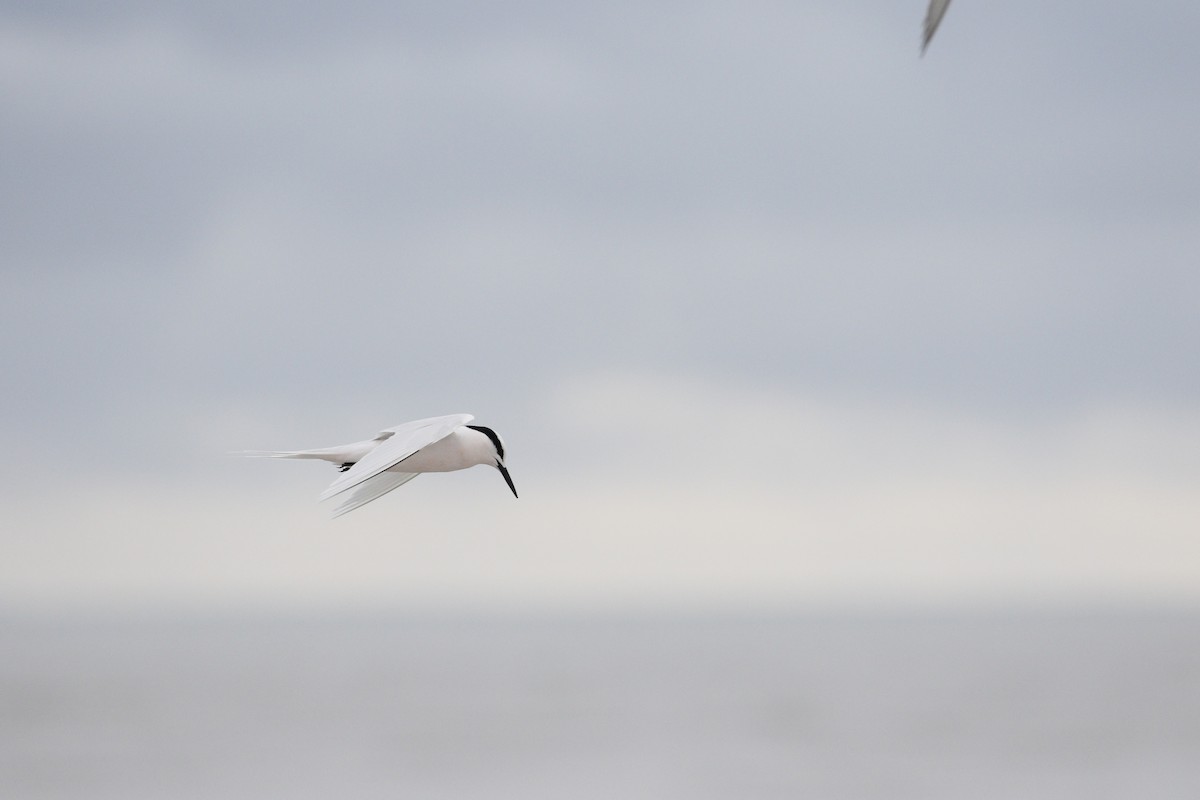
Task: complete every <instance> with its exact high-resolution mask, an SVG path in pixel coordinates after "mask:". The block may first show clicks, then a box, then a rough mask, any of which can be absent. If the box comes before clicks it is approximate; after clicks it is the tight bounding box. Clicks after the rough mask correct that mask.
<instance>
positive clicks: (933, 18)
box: [921, 0, 950, 53]
mask: <svg viewBox="0 0 1200 800" xmlns="http://www.w3.org/2000/svg"><path fill="white" fill-rule="evenodd" d="M949 7H950V0H929V10H928V11H926V12H925V38H924V39H922V41H921V52H922V53H924V52H925V48H926V47H929V41H930V40H931V39H933V34H934V33H935V32H936V31H937V29H938V25H939V24H941V22H942V17H943V16H945V15H946V9H947V8H949Z"/></svg>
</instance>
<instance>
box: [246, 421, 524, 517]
mask: <svg viewBox="0 0 1200 800" xmlns="http://www.w3.org/2000/svg"><path fill="white" fill-rule="evenodd" d="M473 419H475V417H473V416H471V415H470V414H449V415H447V416H444V417H430V418H429V419H419V420H416V421H415V422H406V423H404V424H403V425H397V426H396V427H394V428H384V429H383V430H382V431H380V432H379V435H378V436H376V437H375V438H374V439H368V440H366V441H363V442H354V443H352V444H343V445H340V446H338V447H323V448H320V449H318V450H285V451H281V450H250V451H246V452H244V453H242V455H246V456H260V457H264V458H317V459H320V460H322V461H331V462H333V463H334V464H336V465H337V466H338V468H339V470H338V471H339V472H341V473H342V474H341V475H339V476H338V477H337V480H335V481H334V482H333V483H331V484H330V485H329V488H328V489H326V490H325V491H324V492H322V493H321V499H322V500H328V499H330V498H332V497H339V496H341V497H342V503H341V505H339V506H338V507H337V508H336V509H334V512H333V516H335V517H340V516H341V515H342V514H345V513H346V512H348V511H353V510H354V509H356V508H358V507H359V506H361V505H365V504H367V503H369V502H371V501H372V500H376V499H378V498H380V497H383V496H384V495H385V494H387V493H388V492H390V491H391V490H392V489H395V488H398V487H400V486H403V485H404V484H406V483H408V482H409V481H411V480H412V479H413V478H415V477H417V476H418V475H420V474H421V473H422V472H453V471H454V470H458V469H466V468H467V467H473V466H475V465H477V464H483V465H485V466H489V467H495V468H496V469H498V470H500V474H501V475H503V476H504V481H505V483H507V484H508V488H509V489H512V493H513V497H516V496H517V487H515V486H513V482H512V478H511V477H510V476H509V474H508V468H506V467H505V466H504V442H502V441H501V440H500V436H499V435H498V434H497V433H496V432H495V431H494V430H492V429H491V428H485V427H483V426H482V425H468V424H467V423H468V422H470V421H471V420H473Z"/></svg>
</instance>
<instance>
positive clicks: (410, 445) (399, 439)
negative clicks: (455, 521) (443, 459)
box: [321, 414, 475, 500]
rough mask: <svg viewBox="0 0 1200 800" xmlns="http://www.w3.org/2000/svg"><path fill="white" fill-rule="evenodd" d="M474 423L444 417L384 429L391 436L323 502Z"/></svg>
mask: <svg viewBox="0 0 1200 800" xmlns="http://www.w3.org/2000/svg"><path fill="white" fill-rule="evenodd" d="M473 419H475V417H473V416H471V415H470V414H448V415H446V416H444V417H430V418H429V419H419V420H416V421H415V422H406V423H404V424H403V425H397V426H396V427H394V428H385V429H384V430H383V433H388V432H390V433H391V434H392V435H391V436H389V437H388V438H386V439H384V440H383V441H382V442H380V443H379V446H378V447H376V448H375V449H374V450H372V451H371V452H369V453H367V454H366V455H365V456H363V457H362V458H361V459H360V460H359V461H358V463H356V464H355V465H354V466H353V467H351V468H350V469H348V470H346V471H345V472H343V473H342V474H341V475H339V476H338V478H337V480H335V481H334V482H333V483H331V484H329V488H328V489H326V490H325V491H324V492H322V493H321V499H322V500H328V499H329V498H331V497H333V496H334V495H336V494H341V493H342V492H344V491H346V490H347V489H353V488H354V487H355V486H358V485H359V484H360V483H362V482H364V481H366V480H368V479H370V478H374V477H375V476H376V475H378V474H379V473H381V472H383V471H385V470H387V469H389V468H391V467H394V466H396V465H397V464H399V463H400V462H401V461H403V460H404V459H406V458H408V457H409V456H411V455H412V454H413V453H415V452H417V451H418V450H420V449H421V448H422V447H428V446H429V445H431V444H433V443H434V442H436V441H438V440H440V439H445V438H446V437H447V436H449V435H450V434H451V433H453V432H454V431H455V430H456V429H458V428H460V427H462V426H463V425H466V424H467V423H468V422H470V421H471V420H473ZM392 488H393V489H394V488H395V487H394V486H393V487H392Z"/></svg>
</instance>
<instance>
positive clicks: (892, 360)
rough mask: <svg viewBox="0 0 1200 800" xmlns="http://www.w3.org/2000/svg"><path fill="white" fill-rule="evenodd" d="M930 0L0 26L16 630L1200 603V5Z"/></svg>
mask: <svg viewBox="0 0 1200 800" xmlns="http://www.w3.org/2000/svg"><path fill="white" fill-rule="evenodd" d="M924 12H925V8H924V2H923V0H911V2H903V3H901V2H894V0H887V2H885V1H884V0H859V1H858V2H834V1H833V0H829V1H828V2H826V1H825V0H817V1H815V2H809V3H785V2H736V3H735V2H700V3H697V2H688V3H683V2H660V3H649V4H648V3H634V2H624V1H623V0H617V2H609V3H604V4H590V5H587V6H583V5H581V4H565V3H558V2H549V1H547V2H517V3H511V2H510V3H469V2H463V3H456V2H444V1H443V0H438V2H419V3H408V2H398V3H397V2H388V3H384V2H355V1H354V0H351V2H345V3H338V4H329V5H328V6H327V7H325V8H321V7H313V6H308V7H305V8H304V9H303V13H302V14H300V13H297V10H296V9H293V10H291V11H289V12H288V13H287V14H286V15H284V14H282V12H281V11H280V7H279V6H278V5H277V4H272V3H259V2H238V3H232V2H221V1H220V0H218V1H217V2H205V3H200V2H174V3H164V2H113V3H105V4H103V8H100V7H98V6H96V5H95V4H85V3H72V2H38V3H26V2H0V327H2V330H0V334H2V338H0V370H2V374H3V375H4V385H5V389H4V393H3V397H4V399H3V401H2V402H3V415H2V416H0V425H2V426H3V428H2V431H0V434H2V439H3V441H4V442H5V443H6V447H7V449H8V456H7V457H6V458H5V459H4V460H3V463H2V465H0V478H2V479H3V484H2V486H3V488H2V489H0V493H2V494H0V498H2V501H3V506H4V508H5V509H6V510H5V513H4V516H5V518H6V519H7V522H6V523H5V524H4V525H3V532H2V533H0V549H2V550H3V552H4V553H5V557H4V558H3V559H0V608H16V609H25V608H43V607H60V606H64V605H65V606H78V605H88V606H91V605H95V604H103V603H112V602H115V603H121V604H132V605H145V606H151V607H160V606H162V605H168V606H169V605H201V606H209V605H217V606H223V607H224V606H234V607H238V606H243V605H285V606H286V605H292V604H303V605H318V606H320V605H327V604H328V605H341V604H357V605H373V604H387V605H400V606H404V607H409V606H425V605H450V606H464V607H479V606H480V605H486V606H488V607H494V606H496V605H505V604H508V605H512V606H519V607H535V608H551V609H557V608H566V607H601V608H611V607H698V606H704V607H724V608H748V607H767V606H769V607H809V606H811V605H813V604H824V603H843V602H850V603H860V604H868V605H876V606H878V605H886V604H893V603H909V602H920V603H927V602H934V603H950V604H958V603H972V602H984V603H996V602H999V603H1037V602H1044V601H1054V602H1068V603H1075V602H1159V601H1168V602H1184V603H1190V604H1197V603H1200V324H1198V322H1197V320H1198V319H1200V270H1198V268H1197V264H1198V263H1200V148H1198V146H1197V142H1200V103H1198V102H1197V99H1198V98H1200V49H1197V47H1196V42H1197V41H1200V6H1197V5H1196V3H1195V2H1193V0H1167V1H1166V2H1162V3H1158V4H1156V5H1155V7H1154V9H1153V13H1147V10H1146V8H1145V7H1144V6H1139V5H1137V4H1134V3H1129V2H1113V1H1111V0H1101V2H1096V0H1091V1H1090V2H1084V1H1083V0H1065V1H1064V2H1058V3H1054V4H1046V3H1044V2H1035V1H1034V0H1014V2H1009V3H1005V4H1002V5H997V4H995V3H978V2H973V1H972V0H961V2H959V3H956V4H954V6H953V7H952V8H951V9H950V11H949V13H948V15H947V17H946V19H945V20H944V21H943V24H942V26H941V29H940V30H939V32H938V35H937V37H936V38H935V40H934V42H933V44H932V45H931V47H930V48H929V51H928V53H927V54H926V56H925V57H924V58H919V57H918V48H919V34H920V26H921V21H922V19H923V16H924ZM460 411H466V412H470V413H473V414H475V415H476V416H477V417H478V419H479V421H480V422H481V423H482V424H487V425H491V426H493V427H495V428H496V429H497V430H498V431H500V433H501V435H503V436H504V437H505V440H506V443H507V445H508V450H509V452H510V457H509V466H510V468H511V469H512V473H513V477H514V479H515V481H516V484H517V487H518V489H520V490H521V499H520V500H514V499H513V498H512V497H511V495H509V494H508V492H507V489H506V488H505V487H504V484H503V482H502V480H501V479H500V477H499V476H498V475H496V474H495V473H494V471H491V470H484V469H476V470H473V471H471V472H467V473H458V474H452V475H439V476H425V477H422V478H421V479H419V480H418V481H415V482H413V483H412V484H410V485H408V486H406V487H404V488H403V489H402V490H399V491H397V492H396V493H394V494H392V495H389V496H388V497H386V498H384V499H382V500H380V501H378V502H376V503H374V504H372V505H371V506H369V507H367V508H364V509H362V510H360V511H357V512H355V513H354V514H351V515H349V516H347V517H345V518H342V519H339V520H337V521H335V522H331V521H330V520H329V519H328V510H327V509H323V508H322V507H320V506H318V505H317V504H316V502H315V498H316V495H317V494H318V493H319V492H320V490H321V489H322V488H324V486H325V485H326V484H327V483H328V482H329V481H330V480H332V478H333V477H334V473H333V471H332V470H330V469H329V468H328V466H327V465H323V464H313V463H307V462H303V463H293V462H261V461H242V460H237V459H233V458H230V457H229V456H227V455H226V453H227V452H228V451H232V450H240V449H244V448H280V449H286V448H301V447H313V446H326V445H331V444H336V443H339V442H343V441H353V440H357V439H361V438H365V437H367V436H370V435H373V433H374V432H375V431H377V430H378V429H380V428H383V427H387V426H391V425H396V424H399V423H401V422H404V421H407V420H409V419H415V418H418V417H424V416H431V415H437V414H445V413H452V412H460Z"/></svg>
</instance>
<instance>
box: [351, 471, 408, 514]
mask: <svg viewBox="0 0 1200 800" xmlns="http://www.w3.org/2000/svg"><path fill="white" fill-rule="evenodd" d="M419 474H420V473H419V472H389V471H384V472H381V473H379V474H378V475H376V476H375V477H374V478H367V479H366V480H365V481H363V482H362V483H360V484H359V485H358V486H356V487H354V489H353V491H351V492H350V494H349V496H347V497H346V499H345V500H343V501H342V504H341V505H340V506H338V507H337V508H335V509H334V510H333V516H334V517H335V518H337V517H340V516H341V515H342V514H346V513H348V512H350V511H353V510H354V509H356V508H358V507H359V506H365V505H366V504H367V503H369V502H371V501H372V500H378V499H379V498H380V497H383V496H384V495H385V494H387V493H388V492H390V491H391V490H392V489H396V488H399V487H401V486H403V485H404V484H406V483H408V482H409V481H411V480H412V479H413V478H415V477H417V475H419Z"/></svg>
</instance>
